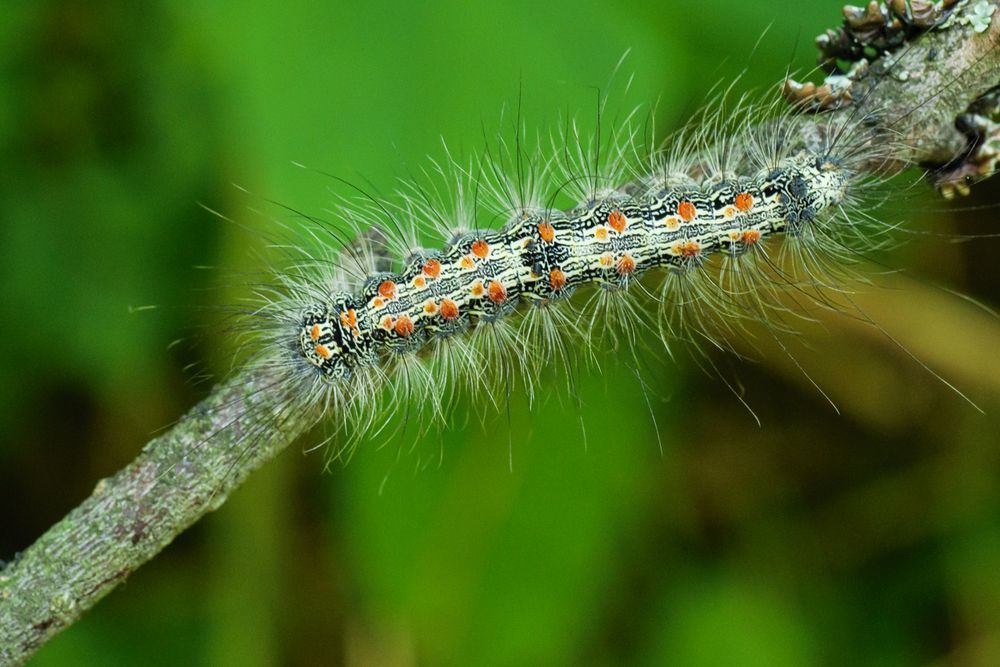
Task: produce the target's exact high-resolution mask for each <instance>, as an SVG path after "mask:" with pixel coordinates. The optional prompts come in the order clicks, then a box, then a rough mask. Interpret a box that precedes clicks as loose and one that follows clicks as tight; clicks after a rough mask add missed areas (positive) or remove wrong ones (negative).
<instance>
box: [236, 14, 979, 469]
mask: <svg viewBox="0 0 1000 667" xmlns="http://www.w3.org/2000/svg"><path fill="white" fill-rule="evenodd" d="M953 9H954V4H953V3H946V4H945V5H941V7H938V8H937V9H936V10H935V12H931V13H930V14H929V15H926V16H921V17H920V19H919V20H918V19H916V18H914V19H911V23H910V28H909V29H911V30H914V31H916V32H918V33H919V32H921V31H923V30H927V29H934V28H935V27H937V26H939V25H942V24H944V23H945V22H946V21H947V20H948V18H949V17H950V16H951V11H952V10H953ZM869 13H870V12H869ZM876 19H877V20H878V21H884V20H885V16H884V15H883V13H882V11H881V10H879V12H877V17H876ZM871 20H872V19H871V17H870V16H868V15H866V14H864V13H862V14H861V15H859V18H857V21H858V22H860V23H859V25H866V24H865V21H868V22H870V21H871ZM893 20H896V21H898V18H896V19H893ZM848 25H851V23H850V19H849V21H848ZM879 25H881V24H879ZM986 25H988V23H987V24H986ZM977 29H978V28H977ZM858 34H864V33H860V32H859V33H858ZM858 34H853V33H852V35H853V36H852V37H851V39H854V40H855V41H856V42H857V43H856V44H852V45H851V46H850V49H848V52H851V51H850V50H851V49H853V50H854V51H859V52H860V51H863V50H864V49H874V50H876V52H879V53H882V52H884V53H885V55H884V56H883V57H882V60H881V61H880V62H879V65H881V67H882V68H883V70H882V74H881V75H877V74H869V73H868V71H867V68H868V61H867V60H865V59H864V58H863V57H861V55H859V54H853V55H854V58H855V63H854V65H853V66H852V68H851V70H850V72H842V73H840V74H837V75H836V76H833V77H831V78H830V79H829V80H830V81H831V82H832V83H827V84H826V85H825V86H824V87H823V88H820V89H817V88H816V87H815V86H813V85H809V86H802V85H800V84H796V83H794V82H791V81H790V82H786V84H785V96H786V97H787V98H789V100H790V101H791V104H790V105H789V106H787V107H783V108H782V107H780V106H779V103H778V102H776V101H774V100H773V99H772V100H768V101H765V102H755V101H752V100H748V99H746V98H744V99H741V100H738V101H737V102H736V103H735V104H733V103H729V102H727V100H726V95H725V94H723V95H720V97H719V100H717V101H716V102H715V104H714V105H712V106H711V111H709V112H706V113H705V114H704V116H703V117H702V118H700V119H699V121H698V122H696V123H693V124H692V128H693V129H691V130H688V131H686V132H682V133H680V134H679V135H678V136H675V137H673V138H672V139H670V140H668V142H667V144H666V148H660V147H658V146H657V145H655V140H654V142H653V143H654V145H646V144H645V143H644V142H647V141H648V140H649V133H645V134H644V132H643V127H642V125H643V123H642V122H640V121H641V118H640V117H639V116H638V114H636V113H635V112H633V113H631V114H629V113H626V114H624V120H618V121H617V123H616V124H614V125H613V127H612V128H611V131H610V133H609V134H610V136H609V137H606V138H605V139H603V140H602V138H601V136H600V133H601V129H602V120H601V114H602V113H606V108H605V105H606V103H607V100H606V99H601V100H600V101H599V105H598V106H599V113H598V118H597V121H596V131H595V133H594V134H595V136H596V139H586V138H583V136H582V135H584V134H585V132H581V130H580V128H579V127H578V126H577V124H576V122H575V121H568V122H567V123H566V126H565V128H563V129H562V130H561V131H560V132H558V133H557V134H556V135H555V136H554V138H553V139H552V142H551V143H552V146H553V148H554V157H552V158H550V159H546V158H539V157H538V155H539V153H540V152H541V150H542V148H543V147H541V146H539V145H535V144H531V145H529V144H530V142H529V141H528V139H527V138H526V135H525V132H524V130H523V127H522V121H521V120H520V116H519V114H518V117H517V118H516V119H515V120H514V122H513V137H512V138H504V137H502V136H501V137H500V139H499V140H498V141H497V142H496V143H495V144H494V145H492V146H488V147H487V148H486V149H485V150H484V152H483V154H482V155H481V156H480V157H479V158H478V159H473V160H471V161H469V162H468V163H463V162H461V161H460V160H459V159H457V158H455V157H453V156H452V155H451V154H450V153H448V154H447V157H446V159H445V160H444V162H442V163H434V167H433V169H432V170H431V174H430V178H427V179H424V180H423V181H419V180H417V181H415V180H410V181H407V182H405V183H404V185H403V187H402V189H401V190H400V191H399V192H398V193H397V195H396V197H395V198H392V197H390V198H377V197H374V196H371V195H368V194H367V193H365V192H364V191H363V190H362V189H361V188H360V187H358V186H356V185H354V184H351V183H344V185H345V186H346V187H347V189H348V190H349V191H353V194H354V196H353V197H350V196H348V197H344V198H342V199H341V200H340V202H339V203H338V205H337V210H336V216H337V220H335V221H332V222H326V221H322V220H319V219H316V218H309V217H308V216H304V217H306V218H308V219H307V220H306V221H305V222H304V223H302V224H304V226H305V228H306V231H305V232H304V234H302V236H305V237H307V238H306V240H305V241H302V240H301V237H300V238H298V239H296V238H294V237H295V235H296V234H298V233H299V232H298V231H292V232H291V234H290V236H292V237H293V238H292V239H291V240H287V239H286V240H284V241H281V242H279V243H278V244H277V245H279V246H280V247H283V248H286V249H288V248H291V254H292V255H293V256H294V257H293V259H292V260H291V262H290V265H291V268H290V269H289V268H287V267H286V268H283V269H282V270H281V271H279V273H278V275H277V282H279V283H280V287H279V288H276V289H275V288H272V287H267V288H265V290H263V291H262V292H261V293H260V294H259V296H260V297H261V299H260V301H259V305H258V306H257V307H255V308H253V309H252V311H251V315H250V317H246V318H245V319H244V324H243V327H244V331H245V332H246V333H248V334H250V335H251V336H252V337H256V341H255V342H253V343H250V344H249V347H250V348H251V349H252V350H253V352H252V353H251V354H250V360H249V364H250V365H251V367H255V368H258V369H261V371H262V372H263V373H264V374H265V375H267V376H269V377H273V378H276V379H275V381H274V385H275V386H276V387H279V388H280V389H279V390H278V391H277V392H276V395H275V399H274V401H273V402H272V403H268V406H267V407H265V408H264V409H265V410H266V411H273V413H275V414H278V415H284V416H287V417H288V418H292V415H294V418H296V419H298V418H300V417H301V416H302V415H315V417H314V419H315V420H316V421H322V422H324V423H326V424H328V425H329V424H330V423H331V422H333V424H334V426H333V428H332V433H331V434H330V435H329V436H328V439H333V438H335V437H336V434H337V433H349V437H348V439H347V444H343V445H341V446H339V447H335V448H334V449H333V452H334V455H335V456H339V455H340V454H343V453H345V452H347V453H349V452H351V451H353V443H356V442H357V440H359V439H361V438H363V437H365V435H366V434H368V433H370V432H372V431H378V430H380V429H382V428H384V427H385V424H386V422H387V416H389V415H392V414H394V413H396V412H398V411H400V409H401V408H398V407H394V406H406V407H405V411H407V414H408V416H409V412H408V411H409V410H413V411H415V412H416V413H420V412H423V413H427V414H429V415H430V416H431V418H432V419H435V420H438V421H447V413H448V406H449V405H450V404H451V403H452V402H453V401H452V396H453V395H454V391H455V389H456V387H458V386H461V385H467V386H468V387H469V394H470V395H475V396H478V397H481V398H482V400H479V401H478V404H480V405H491V406H501V405H502V404H503V403H504V401H505V400H507V401H509V394H510V391H511V389H510V387H511V383H512V381H513V379H512V378H514V376H519V380H520V382H521V384H522V386H523V387H524V391H525V392H526V394H527V396H528V397H529V402H530V401H531V400H532V399H533V397H534V396H535V395H536V393H538V392H537V389H536V387H535V385H536V384H537V381H538V380H537V378H538V377H539V376H540V374H541V373H543V372H544V369H545V367H547V366H551V365H552V364H561V365H562V366H563V367H564V369H565V368H569V367H575V365H577V364H578V363H580V358H581V356H582V358H584V359H586V357H587V354H586V353H584V354H583V355H574V354H573V353H572V352H571V348H573V347H575V346H582V348H583V349H585V350H586V349H591V348H593V346H594V342H593V339H594V338H596V337H603V338H604V342H605V343H609V344H610V345H612V346H613V347H616V348H619V349H620V350H622V351H624V354H625V357H626V358H627V357H628V356H629V355H630V354H635V353H634V352H628V351H627V350H628V349H629V348H630V347H634V341H635V331H636V330H637V329H641V328H644V327H646V328H653V329H656V330H657V331H658V332H659V337H660V338H661V341H662V342H663V345H664V348H665V349H667V350H668V351H670V350H671V347H672V343H674V342H677V340H678V339H683V340H684V341H685V342H686V343H688V344H689V345H692V346H694V347H697V346H699V345H705V344H707V345H708V346H711V347H720V348H725V347H731V345H730V344H729V343H728V342H727V338H732V337H733V336H736V337H739V336H742V335H743V332H744V331H745V327H746V326H748V324H747V323H749V325H750V326H763V327H764V329H765V330H767V331H768V332H769V334H770V335H772V336H774V337H775V340H778V339H779V338H778V337H779V336H780V335H781V334H788V333H792V332H794V326H790V325H788V324H786V323H785V322H782V319H783V318H784V317H785V316H786V315H787V314H788V313H789V312H792V311H791V310H789V308H788V307H786V306H783V305H782V299H783V298H788V295H789V294H791V295H793V298H794V297H798V298H800V299H803V300H805V301H808V302H811V304H812V305H809V304H807V305H806V306H802V305H801V304H799V306H798V307H799V308H803V307H804V308H807V309H808V308H810V307H813V308H815V307H825V308H834V309H837V308H840V309H844V310H846V311H848V313H849V314H850V312H851V311H852V310H853V311H855V312H854V315H855V316H859V317H862V318H865V317H867V316H866V315H865V314H864V312H863V311H861V310H860V309H858V308H857V306H856V305H854V304H852V303H851V299H850V297H849V296H848V293H849V290H850V288H848V287H844V286H843V283H844V282H847V281H848V280H849V276H848V274H849V268H847V267H849V266H850V265H852V264H853V263H855V262H856V261H857V258H858V256H864V255H868V254H871V253H873V252H874V251H876V250H877V249H878V248H879V247H880V244H882V243H884V242H885V237H886V232H887V225H885V224H884V223H881V222H879V221H877V220H876V219H875V218H874V217H873V216H872V215H871V214H869V213H868V210H869V209H871V208H872V207H873V206H875V205H876V203H875V202H876V201H877V199H878V198H879V197H880V196H882V194H881V189H882V187H883V184H884V178H883V172H886V173H888V172H890V171H893V170H894V167H893V165H892V163H893V162H895V163H898V162H900V161H901V160H902V161H904V162H905V161H906V159H907V158H905V157H901V156H905V155H906V154H907V152H908V151H909V150H910V147H909V146H908V144H907V136H906V134H907V132H908V131H909V128H910V126H909V125H907V121H908V116H909V114H907V113H903V114H901V115H900V118H898V119H890V118H889V117H890V115H891V113H892V112H891V111H890V110H888V109H880V108H867V109H866V108H864V102H865V99H864V98H863V97H862V98H861V99H858V100H856V101H855V104H856V106H858V107H860V108H862V109H863V111H862V112H861V113H848V114H840V115H838V116H837V117H836V119H835V120H833V121H831V122H830V123H829V124H827V125H823V124H822V123H820V124H819V125H818V126H817V125H813V124H809V123H805V122H803V118H802V113H803V111H805V110H811V111H813V112H820V113H822V112H829V111H836V110H839V109H841V108H842V107H843V106H846V105H848V104H849V103H850V102H851V93H850V92H845V91H846V88H843V87H844V86H845V85H848V84H845V83H844V82H845V81H850V82H851V83H850V84H849V85H854V84H855V83H857V82H858V81H862V82H867V84H868V86H869V87H868V88H867V89H866V90H867V91H868V92H867V93H860V94H859V93H856V92H855V94H856V95H861V96H863V95H870V94H871V93H872V92H874V91H875V90H877V89H878V87H879V86H880V85H882V84H883V83H884V81H885V80H886V79H887V78H888V77H889V76H890V73H891V72H892V71H893V69H894V67H895V66H896V64H897V63H896V62H894V61H893V58H901V55H900V54H901V53H902V54H903V55H905V48H903V49H897V50H896V51H895V52H893V49H891V48H890V47H889V46H887V45H886V44H884V43H883V42H884V41H888V40H887V38H885V37H878V38H875V39H872V40H870V41H868V42H865V41H864V40H863V39H861V38H860V37H858ZM901 39H902V38H901V37H897V38H896V41H897V43H896V44H893V46H894V47H898V46H899V42H900V40H901ZM880 40H881V41H880ZM827 41H829V38H827ZM838 48H839V49H841V50H843V49H844V48H845V47H844V46H843V45H839V46H832V47H830V50H831V53H833V54H834V55H831V56H828V58H829V59H830V61H831V62H833V61H835V60H836V58H835V57H834V56H836V55H838V54H839V55H841V56H843V55H844V54H843V53H840V52H838V51H837V49H838ZM851 53H853V52H851ZM833 67H834V69H835V71H838V72H839V71H840V70H838V69H837V68H838V67H839V65H836V64H835V65H833ZM962 74H963V76H967V75H969V74H970V72H968V71H967V72H963V73H962ZM873 81H874V83H873ZM948 84H949V85H951V86H954V85H957V84H956V83H955V82H954V81H949V82H948ZM838 86H839V87H840V88H838ZM841 88H843V89H841ZM876 128H878V129H876ZM537 143H539V144H540V143H543V142H537ZM895 169H896V170H898V167H895ZM942 173H943V172H942ZM987 173H988V172H987ZM950 178H951V180H950V181H949V179H948V178H946V177H941V178H940V179H939V180H940V183H941V186H942V188H943V189H945V190H946V191H947V192H952V191H953V190H950V189H949V188H950V187H951V183H953V182H955V178H954V176H952V177H950ZM960 180H961V179H959V181H960ZM481 220H488V221H489V222H488V223H485V224H484V223H482V222H481ZM496 221H499V223H500V226H499V228H498V227H497V224H496ZM289 226H290V225H288V224H287V223H286V227H289ZM428 231H429V232H430V233H428ZM428 236H436V237H437V239H438V240H437V244H436V245H435V244H433V243H432V244H428V245H427V246H426V247H425V246H424V245H423V244H422V243H421V240H422V239H424V238H426V237H428ZM775 237H785V238H784V240H785V243H784V245H783V246H772V245H770V242H771V241H772V240H775ZM779 255H780V257H779ZM786 255H787V256H792V257H790V259H791V264H792V265H793V266H792V267H791V268H789V266H788V264H789V262H787V261H786V259H787V258H786V257H785V256H786ZM656 270H660V272H661V273H662V276H661V280H660V281H659V284H657V282H656V281H655V279H654V280H650V279H649V277H648V276H647V274H652V273H655V272H656ZM578 290H582V291H584V292H588V291H589V298H588V300H587V301H586V303H582V302H581V301H580V300H573V299H572V298H571V297H572V295H573V294H574V293H575V292H577V291H578ZM644 298H645V301H644V302H642V300H643V299H644ZM838 300H839V302H838ZM640 302H642V303H640ZM872 324H873V325H874V326H876V327H877V326H878V325H877V323H874V322H872ZM573 341H579V342H576V343H575V342H573ZM778 344H779V346H780V347H781V348H782V349H783V350H784V349H785V346H784V344H783V343H781V342H779V343H778ZM786 353H787V350H786ZM789 356H790V357H791V358H792V359H793V363H795V364H796V365H798V362H797V360H795V359H794V357H792V356H791V355H789ZM918 361H919V360H918ZM800 369H801V366H800ZM801 370H802V372H803V373H805V372H806V371H805V370H804V369H801ZM927 370H928V371H929V372H930V373H931V374H932V375H934V376H935V377H937V378H938V379H939V380H941V381H942V382H943V383H944V384H946V385H947V386H948V387H950V388H952V389H953V390H954V391H955V392H956V393H958V395H959V396H961V397H963V398H965V395H964V394H962V392H961V391H960V390H959V389H958V388H956V387H954V386H953V385H952V384H951V383H950V382H948V381H947V379H945V378H944V377H942V376H940V375H938V374H936V373H935V372H934V371H933V370H931V369H930V368H927ZM810 381H811V380H810ZM814 384H815V383H814ZM816 388H817V389H818V390H819V391H820V392H821V393H822V388H821V387H819V386H818V385H816ZM737 398H738V399H739V400H741V401H742V398H741V397H740V396H739V395H737ZM577 400H579V399H577ZM967 400H968V399H967ZM265 402H266V401H265ZM970 403H972V401H970ZM973 405H974V406H975V404H974V403H973ZM331 416H332V419H331V418H330V417H331ZM418 437H419V436H418Z"/></svg>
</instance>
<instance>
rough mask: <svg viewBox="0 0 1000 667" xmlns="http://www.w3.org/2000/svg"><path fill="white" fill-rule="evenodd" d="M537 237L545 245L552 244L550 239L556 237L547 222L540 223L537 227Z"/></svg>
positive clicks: (553, 228) (553, 229) (552, 228)
mask: <svg viewBox="0 0 1000 667" xmlns="http://www.w3.org/2000/svg"><path fill="white" fill-rule="evenodd" d="M538 235H539V236H541V237H542V240H543V241H545V242H546V243H552V239H554V238H555V237H556V228H555V227H553V226H552V225H550V224H549V223H547V222H542V223H540V224H539V225H538Z"/></svg>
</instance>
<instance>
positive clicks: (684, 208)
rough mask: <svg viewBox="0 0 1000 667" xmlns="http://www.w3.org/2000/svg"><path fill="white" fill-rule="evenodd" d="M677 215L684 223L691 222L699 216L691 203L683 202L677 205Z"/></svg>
mask: <svg viewBox="0 0 1000 667" xmlns="http://www.w3.org/2000/svg"><path fill="white" fill-rule="evenodd" d="M677 215H679V216H681V220H683V221H684V222H691V221H692V220H694V219H695V217H696V216H697V215H698V209H696V208H695V207H694V204H692V203H691V202H689V201H682V202H681V203H680V204H678V205H677Z"/></svg>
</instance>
